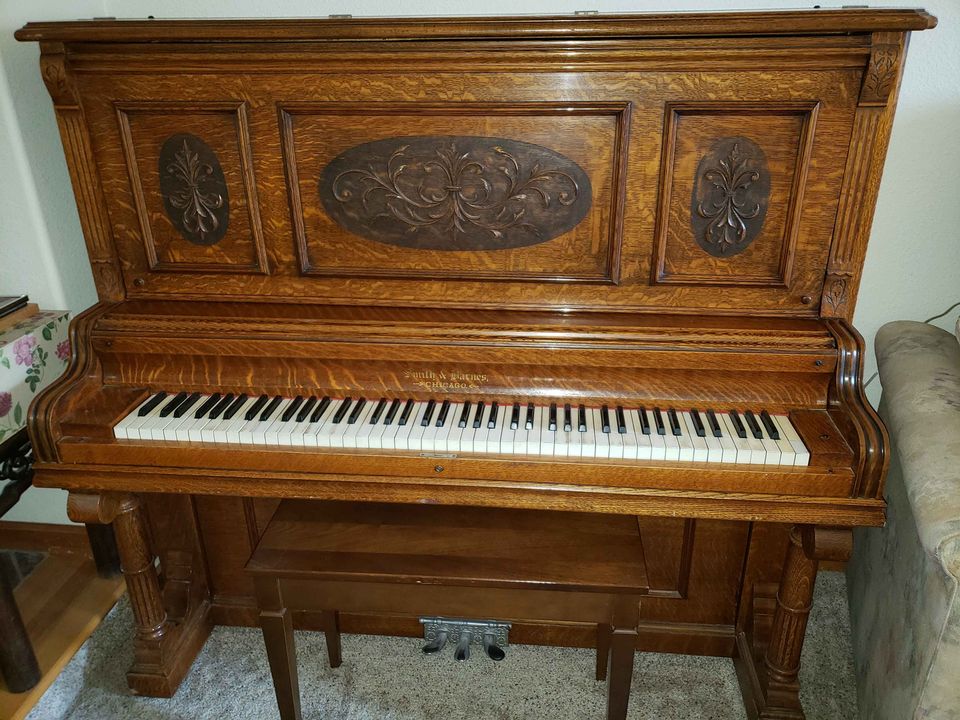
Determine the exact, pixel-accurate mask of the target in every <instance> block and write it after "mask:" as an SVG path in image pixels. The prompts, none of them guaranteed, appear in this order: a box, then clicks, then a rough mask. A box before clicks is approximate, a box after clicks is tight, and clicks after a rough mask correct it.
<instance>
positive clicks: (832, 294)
mask: <svg viewBox="0 0 960 720" xmlns="http://www.w3.org/2000/svg"><path fill="white" fill-rule="evenodd" d="M846 304H847V280H846V278H843V277H837V276H836V275H828V276H827V280H826V282H825V283H824V285H823V305H824V309H828V312H827V313H825V314H827V315H830V316H836V315H843V308H844V306H845V305H846Z"/></svg>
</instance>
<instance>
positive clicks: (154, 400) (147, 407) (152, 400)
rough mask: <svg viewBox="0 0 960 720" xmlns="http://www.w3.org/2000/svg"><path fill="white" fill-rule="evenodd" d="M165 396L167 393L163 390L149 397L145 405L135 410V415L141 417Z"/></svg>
mask: <svg viewBox="0 0 960 720" xmlns="http://www.w3.org/2000/svg"><path fill="white" fill-rule="evenodd" d="M166 396H167V394H166V393H165V392H158V393H157V394H156V395H154V396H153V397H152V398H150V400H149V402H147V404H146V405H144V406H143V407H141V408H140V409H139V410H137V417H143V416H144V415H146V414H147V413H149V412H151V411H152V410H153V409H154V408H156V407H157V405H159V404H160V403H162V402H163V399H164V398H165V397H166Z"/></svg>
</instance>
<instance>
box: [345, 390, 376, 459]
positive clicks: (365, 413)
mask: <svg viewBox="0 0 960 720" xmlns="http://www.w3.org/2000/svg"><path fill="white" fill-rule="evenodd" d="M376 406H377V403H376V401H375V400H374V401H372V402H371V401H370V400H367V401H366V402H365V403H364V405H363V409H362V410H361V411H360V414H359V415H358V416H357V419H356V421H355V422H354V423H353V425H350V424H349V415H348V416H347V417H346V418H344V422H346V423H347V429H346V431H344V433H343V446H344V447H351V448H356V447H365V446H364V445H361V444H360V435H361V434H363V435H366V434H367V433H368V432H369V428H370V416H371V415H372V414H373V411H374V409H375V408H376Z"/></svg>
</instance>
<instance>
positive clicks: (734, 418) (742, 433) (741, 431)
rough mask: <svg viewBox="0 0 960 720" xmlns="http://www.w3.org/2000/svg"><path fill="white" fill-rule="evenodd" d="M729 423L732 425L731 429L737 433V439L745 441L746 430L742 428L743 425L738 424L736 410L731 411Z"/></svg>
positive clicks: (738, 418)
mask: <svg viewBox="0 0 960 720" xmlns="http://www.w3.org/2000/svg"><path fill="white" fill-rule="evenodd" d="M729 415H730V421H731V422H732V423H733V429H734V430H736V431H737V437H738V438H740V439H741V440H745V439H746V437H747V429H746V428H745V427H744V426H743V423H742V422H740V414H739V413H738V412H737V411H736V410H731V411H730V413H729Z"/></svg>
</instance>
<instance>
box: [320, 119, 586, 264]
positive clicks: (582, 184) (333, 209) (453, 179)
mask: <svg viewBox="0 0 960 720" xmlns="http://www.w3.org/2000/svg"><path fill="white" fill-rule="evenodd" d="M318 190H319V194H320V200H321V202H322V203H323V206H324V208H325V209H326V211H327V214H328V215H329V216H330V217H331V218H332V219H333V220H334V221H335V222H336V223H337V224H339V225H340V226H341V227H343V228H345V229H346V230H348V231H350V232H352V233H355V234H357V235H360V236H361V237H363V238H366V239H368V240H375V241H377V242H381V243H386V244H389V245H397V246H400V247H407V248H415V249H421V250H452V251H455V250H503V249H509V248H518V247H525V246H528V245H535V244H537V243H541V242H545V241H547V240H550V239H552V238H555V237H557V236H559V235H561V234H563V233H565V232H567V231H569V230H571V229H573V228H574V227H576V226H577V225H578V224H579V223H580V221H581V220H583V218H584V217H585V216H586V214H587V211H588V210H589V209H590V204H591V186H590V179H589V177H588V176H587V174H586V172H584V170H583V168H581V167H580V166H579V165H577V163H575V162H574V161H572V160H570V159H569V158H567V157H565V156H563V155H561V154H560V153H558V152H555V151H554V150H551V149H549V148H546V147H542V146H540V145H534V144H532V143H526V142H521V141H519V140H509V139H505V138H495V137H477V136H464V135H452V136H445V135H430V136H412V137H393V138H386V139H383V140H376V141H373V142H368V143H364V144H361V145H356V146H354V147H352V148H349V149H348V150H346V151H344V152H342V153H341V154H340V155H338V156H337V157H336V158H334V159H333V160H332V161H331V162H330V163H329V164H328V165H327V166H326V167H325V168H324V170H323V172H322V173H321V177H320V182H319V188H318Z"/></svg>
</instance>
